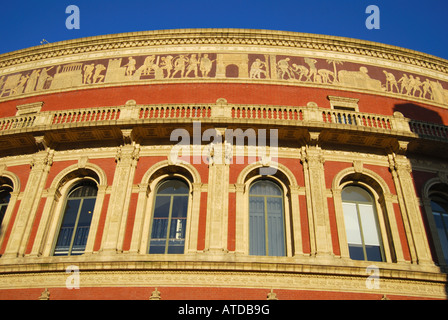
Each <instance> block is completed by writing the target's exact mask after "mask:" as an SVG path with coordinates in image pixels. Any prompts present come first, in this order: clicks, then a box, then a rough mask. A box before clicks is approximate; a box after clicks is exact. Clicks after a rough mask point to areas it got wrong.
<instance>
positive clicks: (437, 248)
mask: <svg viewBox="0 0 448 320" xmlns="http://www.w3.org/2000/svg"><path fill="white" fill-rule="evenodd" d="M438 186H444V187H445V188H447V189H448V184H446V183H445V182H443V181H441V179H440V178H433V179H430V180H429V181H427V182H426V184H425V186H424V187H423V197H422V204H423V208H424V211H425V212H426V218H427V222H428V225H429V232H430V235H428V238H431V239H428V240H429V241H430V242H431V241H432V245H433V249H434V251H433V258H434V260H436V261H434V262H435V263H437V264H438V265H439V266H441V267H444V268H447V267H448V261H447V260H448V259H447V258H446V257H445V254H444V253H443V249H442V244H441V241H440V237H439V233H438V230H437V226H436V221H435V218H434V213H433V211H432V207H431V201H432V199H433V198H434V197H439V198H442V199H445V201H447V202H448V192H443V191H441V190H438Z"/></svg>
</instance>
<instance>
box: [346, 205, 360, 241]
mask: <svg viewBox="0 0 448 320" xmlns="http://www.w3.org/2000/svg"><path fill="white" fill-rule="evenodd" d="M342 207H343V210H344V222H345V231H346V233H347V242H348V243H349V244H356V245H361V246H362V238H361V230H360V228H359V221H358V213H357V209H356V204H354V203H343V204H342Z"/></svg>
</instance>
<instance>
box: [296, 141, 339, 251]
mask: <svg viewBox="0 0 448 320" xmlns="http://www.w3.org/2000/svg"><path fill="white" fill-rule="evenodd" d="M316 140H317V136H316ZM302 163H303V170H304V177H305V188H306V199H307V209H308V222H309V229H310V246H311V255H316V256H318V257H321V256H331V255H332V254H333V246H332V241H331V229H330V219H329V216H328V206H327V198H326V188H325V178H324V166H323V164H324V159H323V156H322V149H321V148H320V147H319V146H317V145H307V146H305V147H302Z"/></svg>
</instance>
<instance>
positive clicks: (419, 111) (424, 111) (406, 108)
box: [394, 103, 444, 125]
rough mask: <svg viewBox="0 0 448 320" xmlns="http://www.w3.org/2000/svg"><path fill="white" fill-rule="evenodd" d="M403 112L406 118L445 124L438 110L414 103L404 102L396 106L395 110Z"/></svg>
mask: <svg viewBox="0 0 448 320" xmlns="http://www.w3.org/2000/svg"><path fill="white" fill-rule="evenodd" d="M395 111H398V112H401V113H402V114H403V115H404V116H405V117H406V118H409V119H412V120H419V121H425V122H431V123H435V124H441V125H443V124H444V123H443V119H442V117H441V116H440V115H439V113H438V112H437V111H434V110H430V109H428V108H425V107H422V106H419V105H416V104H413V103H403V104H396V105H395V106H394V112H395Z"/></svg>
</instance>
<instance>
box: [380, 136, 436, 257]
mask: <svg viewBox="0 0 448 320" xmlns="http://www.w3.org/2000/svg"><path fill="white" fill-rule="evenodd" d="M401 145H402V147H401V148H400V149H402V148H404V149H405V148H406V145H403V144H401ZM402 151H403V150H402ZM388 157H389V167H390V170H391V173H392V177H393V180H394V183H395V188H396V189H397V195H398V203H399V206H400V211H401V215H402V219H403V224H404V228H405V231H406V237H407V240H408V245H409V250H410V253H411V260H412V263H418V264H432V262H431V253H430V249H429V244H428V240H427V238H426V234H425V229H424V225H423V219H422V216H421V213H420V209H419V205H418V200H417V195H416V193H415V187H414V183H413V179H412V176H411V172H412V167H411V163H410V161H409V159H408V158H407V157H406V156H405V155H403V154H396V153H391V154H389V155H388Z"/></svg>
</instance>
